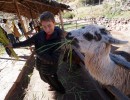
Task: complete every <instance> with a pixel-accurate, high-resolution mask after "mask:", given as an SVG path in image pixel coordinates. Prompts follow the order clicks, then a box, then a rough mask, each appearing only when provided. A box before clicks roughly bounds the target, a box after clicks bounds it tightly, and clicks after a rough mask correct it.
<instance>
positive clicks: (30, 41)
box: [13, 35, 37, 48]
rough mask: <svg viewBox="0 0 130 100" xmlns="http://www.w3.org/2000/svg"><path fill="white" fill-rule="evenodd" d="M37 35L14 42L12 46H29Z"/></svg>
mask: <svg viewBox="0 0 130 100" xmlns="http://www.w3.org/2000/svg"><path fill="white" fill-rule="evenodd" d="M36 36H37V35H34V36H33V37H31V38H29V39H27V40H25V41H23V42H19V43H14V44H13V48H18V47H26V46H31V45H33V44H34V43H35V38H36Z"/></svg>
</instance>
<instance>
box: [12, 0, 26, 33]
mask: <svg viewBox="0 0 130 100" xmlns="http://www.w3.org/2000/svg"><path fill="white" fill-rule="evenodd" d="M14 5H15V8H16V11H17V15H18V18H19V19H20V22H21V25H22V27H23V30H24V33H26V29H25V26H24V23H23V20H22V17H21V15H20V11H19V8H18V4H17V1H16V0H14Z"/></svg>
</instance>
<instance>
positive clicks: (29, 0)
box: [24, 0, 68, 10]
mask: <svg viewBox="0 0 130 100" xmlns="http://www.w3.org/2000/svg"><path fill="white" fill-rule="evenodd" d="M24 1H28V2H32V3H36V4H40V5H43V6H48V7H51V8H53V9H61V10H68V9H64V8H61V7H56V6H52V5H49V4H45V3H44V2H39V1H32V0H24Z"/></svg>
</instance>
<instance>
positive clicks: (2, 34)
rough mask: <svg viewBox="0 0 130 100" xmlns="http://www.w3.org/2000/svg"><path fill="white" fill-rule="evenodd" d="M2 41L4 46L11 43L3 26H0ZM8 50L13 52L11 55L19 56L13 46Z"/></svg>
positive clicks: (0, 38)
mask: <svg viewBox="0 0 130 100" xmlns="http://www.w3.org/2000/svg"><path fill="white" fill-rule="evenodd" d="M0 43H2V44H3V46H6V45H8V44H9V43H10V42H9V40H8V39H7V37H6V35H5V34H4V32H3V30H2V28H1V27H0ZM8 50H9V52H10V53H11V57H14V58H16V59H18V58H19V57H18V56H17V54H16V53H15V51H14V50H13V49H12V48H8Z"/></svg>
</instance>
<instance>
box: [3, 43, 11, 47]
mask: <svg viewBox="0 0 130 100" xmlns="http://www.w3.org/2000/svg"><path fill="white" fill-rule="evenodd" d="M5 47H8V48H13V45H12V43H9V44H8V45H6V46H5Z"/></svg>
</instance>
